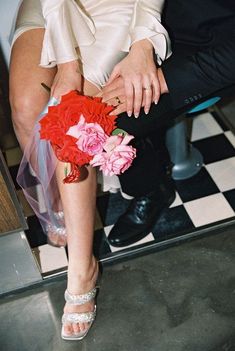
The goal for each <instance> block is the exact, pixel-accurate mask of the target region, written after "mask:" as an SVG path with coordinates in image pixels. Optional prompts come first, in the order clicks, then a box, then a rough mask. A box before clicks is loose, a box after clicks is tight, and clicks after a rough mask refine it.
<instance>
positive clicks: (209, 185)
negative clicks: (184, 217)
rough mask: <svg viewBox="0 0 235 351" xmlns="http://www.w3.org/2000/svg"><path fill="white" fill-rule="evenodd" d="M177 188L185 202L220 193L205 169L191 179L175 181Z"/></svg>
mask: <svg viewBox="0 0 235 351" xmlns="http://www.w3.org/2000/svg"><path fill="white" fill-rule="evenodd" d="M175 186H176V189H177V191H178V193H179V195H180V197H181V199H182V201H183V202H187V201H192V200H195V199H199V198H201V197H204V196H208V195H213V194H216V193H218V192H219V189H218V187H217V185H216V184H215V182H214V181H213V179H212V178H211V176H210V174H209V173H208V172H207V170H206V169H205V168H204V167H202V169H201V170H200V172H199V173H198V174H196V175H195V176H193V177H191V178H189V179H184V180H177V181H175Z"/></svg>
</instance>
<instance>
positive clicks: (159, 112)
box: [117, 94, 179, 197]
mask: <svg viewBox="0 0 235 351" xmlns="http://www.w3.org/2000/svg"><path fill="white" fill-rule="evenodd" d="M178 115H179V111H178V112H177V111H174V109H173V107H172V104H171V99H170V96H169V95H168V94H165V95H162V97H161V99H160V101H159V103H158V104H157V105H154V104H153V105H152V107H151V110H150V113H149V114H148V115H145V113H144V112H143V109H142V110H141V114H140V116H139V118H134V117H128V116H127V114H124V113H123V114H121V115H120V116H119V118H118V120H117V126H118V128H122V129H123V130H125V131H126V132H128V133H129V134H132V135H134V136H135V139H134V142H133V146H135V147H136V149H137V157H136V159H135V160H134V161H133V164H132V166H131V167H130V168H129V169H128V170H127V171H126V172H124V173H123V174H122V175H121V176H119V180H120V183H121V186H122V190H123V191H124V192H125V193H127V194H129V195H132V196H134V197H138V196H142V195H145V194H147V193H149V192H151V191H153V190H154V189H155V187H156V185H157V184H158V182H159V181H161V179H162V177H164V176H165V173H166V170H165V164H166V160H164V157H163V155H165V157H166V158H168V153H167V151H166V146H165V137H164V136H165V131H166V129H167V126H168V124H169V122H170V121H171V120H172V119H173V118H174V117H177V116H178Z"/></svg>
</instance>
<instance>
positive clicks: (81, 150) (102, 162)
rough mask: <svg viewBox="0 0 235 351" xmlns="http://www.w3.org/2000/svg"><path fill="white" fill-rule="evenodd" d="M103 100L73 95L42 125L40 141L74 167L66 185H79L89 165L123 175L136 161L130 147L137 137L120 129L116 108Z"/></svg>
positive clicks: (51, 110) (52, 108)
mask: <svg viewBox="0 0 235 351" xmlns="http://www.w3.org/2000/svg"><path fill="white" fill-rule="evenodd" d="M101 100H102V99H101V98H97V97H94V98H92V97H88V96H83V95H80V94H79V93H78V92H77V91H71V92H70V93H68V94H66V95H64V96H62V99H61V102H60V103H59V104H58V105H56V106H50V107H49V108H48V113H47V114H46V115H45V116H44V117H43V118H42V119H41V120H40V121H39V123H40V138H41V139H45V140H48V141H50V143H51V145H52V147H53V150H54V152H55V154H56V157H57V158H58V159H59V160H60V161H63V162H66V163H67V164H69V165H70V167H66V172H65V178H64V180H63V181H64V183H72V182H77V181H79V177H80V168H81V167H82V166H85V165H91V166H93V167H96V166H99V169H100V170H101V171H103V172H104V174H105V175H110V176H111V175H114V174H116V175H119V174H121V173H123V172H125V170H127V169H128V168H129V167H130V165H131V164H132V161H133V159H134V158H135V157H136V149H135V148H133V147H132V146H131V145H128V144H129V142H130V141H131V140H132V139H133V138H134V137H133V136H131V135H129V134H127V133H126V132H125V131H123V130H121V129H117V128H116V125H115V121H116V118H117V116H114V115H111V114H110V113H111V112H112V110H113V107H111V106H108V105H107V104H106V103H103V102H102V101H101ZM68 168H70V169H68Z"/></svg>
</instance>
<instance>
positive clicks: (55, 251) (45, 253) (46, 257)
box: [39, 245, 68, 273]
mask: <svg viewBox="0 0 235 351" xmlns="http://www.w3.org/2000/svg"><path fill="white" fill-rule="evenodd" d="M39 257H40V265H41V270H42V273H46V272H50V271H53V270H55V269H59V268H63V267H66V266H67V265H68V260H67V257H66V252H65V249H64V248H58V247H53V246H51V245H42V246H40V247H39Z"/></svg>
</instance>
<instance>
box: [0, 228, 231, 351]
mask: <svg viewBox="0 0 235 351" xmlns="http://www.w3.org/2000/svg"><path fill="white" fill-rule="evenodd" d="M234 230H235V229H234ZM234 230H232V229H230V230H227V231H224V232H223V233H222V234H217V235H213V236H212V235H211V236H208V237H206V238H201V239H197V240H194V241H191V242H187V243H183V244H180V245H178V246H175V247H172V248H168V249H166V250H164V251H160V252H156V253H153V254H151V255H148V256H144V257H140V258H137V259H132V260H129V261H127V262H125V263H120V264H115V265H113V266H108V267H107V266H106V267H104V272H103V278H102V283H101V290H100V293H99V297H98V317H97V320H96V322H95V324H94V326H93V327H92V329H91V331H90V333H89V334H88V336H87V337H86V338H85V340H84V341H82V342H76V341H75V342H72V341H70V342H68V341H62V340H61V339H60V316H61V310H62V307H63V291H64V289H65V280H64V279H61V278H60V279H59V280H58V281H54V282H50V283H45V284H44V285H43V286H41V287H38V288H35V289H31V290H28V291H25V292H23V293H18V294H15V295H13V296H8V297H5V298H2V300H1V308H0V318H1V324H0V329H1V331H0V345H1V346H0V349H1V350H4V351H28V350H30V351H49V350H50V351H53V350H56V351H65V350H66V351H68V350H76V351H81V350H83V351H93V350H95V351H145V350H146V351H152V350H155V351H234V350H235V269H234V268H235V255H234V254H235V236H234Z"/></svg>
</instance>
